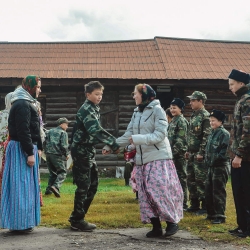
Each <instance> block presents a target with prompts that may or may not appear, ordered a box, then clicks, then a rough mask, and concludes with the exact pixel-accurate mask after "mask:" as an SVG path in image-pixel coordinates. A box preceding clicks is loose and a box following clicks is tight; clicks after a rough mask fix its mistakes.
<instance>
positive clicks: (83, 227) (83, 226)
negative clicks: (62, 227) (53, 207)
mask: <svg viewBox="0 0 250 250" xmlns="http://www.w3.org/2000/svg"><path fill="white" fill-rule="evenodd" d="M70 227H71V229H72V230H75V231H78V230H80V231H83V232H91V231H93V230H94V229H96V225H95V224H91V223H89V222H87V221H83V222H78V223H74V222H71V226H70Z"/></svg>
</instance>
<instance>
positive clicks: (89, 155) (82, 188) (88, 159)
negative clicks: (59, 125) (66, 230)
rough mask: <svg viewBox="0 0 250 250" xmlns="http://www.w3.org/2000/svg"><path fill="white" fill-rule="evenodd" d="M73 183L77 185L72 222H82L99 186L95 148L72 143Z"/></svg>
mask: <svg viewBox="0 0 250 250" xmlns="http://www.w3.org/2000/svg"><path fill="white" fill-rule="evenodd" d="M71 156H72V159H73V168H72V174H73V183H74V184H75V185H76V187H77V188H76V191H75V199H74V210H73V212H72V213H71V215H70V218H69V221H70V222H74V223H77V222H82V221H83V220H84V218H85V215H86V214H87V212H88V209H89V207H90V204H91V202H92V201H93V199H94V196H95V194H96V192H97V188H98V173H97V166H96V162H95V148H94V147H86V146H83V145H79V144H75V143H73V144H72V147H71Z"/></svg>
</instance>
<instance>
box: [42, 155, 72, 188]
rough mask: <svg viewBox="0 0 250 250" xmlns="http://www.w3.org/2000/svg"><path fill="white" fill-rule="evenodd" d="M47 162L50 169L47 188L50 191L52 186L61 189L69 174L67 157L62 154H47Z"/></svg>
mask: <svg viewBox="0 0 250 250" xmlns="http://www.w3.org/2000/svg"><path fill="white" fill-rule="evenodd" d="M46 163H47V167H48V170H49V181H48V187H47V188H46V190H48V191H49V190H50V187H51V186H54V187H56V188H57V189H58V190H59V189H60V187H61V186H62V183H63V182H64V181H65V179H66V176H67V171H66V169H67V162H66V158H65V157H64V158H63V156H61V155H54V154H46Z"/></svg>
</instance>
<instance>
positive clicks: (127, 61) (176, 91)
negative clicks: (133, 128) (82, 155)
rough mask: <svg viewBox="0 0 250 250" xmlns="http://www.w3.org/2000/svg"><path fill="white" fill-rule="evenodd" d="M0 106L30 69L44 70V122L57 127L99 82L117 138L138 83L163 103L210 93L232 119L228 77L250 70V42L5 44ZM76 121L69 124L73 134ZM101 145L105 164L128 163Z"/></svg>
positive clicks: (106, 123) (210, 104)
mask: <svg viewBox="0 0 250 250" xmlns="http://www.w3.org/2000/svg"><path fill="white" fill-rule="evenodd" d="M0 58H1V60H0V109H4V97H5V95H6V94H7V93H8V92H11V91H13V90H14V89H15V87H16V86H18V85H20V84H21V80H22V79H23V78H24V77H25V76H26V75H28V74H34V75H40V77H41V78H42V93H41V95H40V97H39V101H40V102H41V104H42V112H43V120H44V122H45V123H46V128H47V129H49V128H51V127H55V126H56V124H55V121H56V120H57V119H58V118H59V117H67V118H68V119H69V120H71V121H74V120H75V115H76V112H77V110H78V109H79V107H80V106H81V105H82V103H83V102H84V100H85V95H84V84H85V83H88V82H89V81H91V80H99V81H100V82H101V83H102V84H103V85H104V86H105V90H104V96H103V100H102V102H101V104H100V107H101V114H102V116H101V123H102V126H103V127H104V128H105V129H107V130H108V131H109V132H110V133H112V134H113V135H114V136H119V135H122V134H123V132H124V131H125V129H126V127H127V125H128V123H129V121H130V118H131V115H132V113H133V110H134V108H135V103H134V100H133V99H132V97H131V92H132V91H133V89H134V86H135V85H136V84H138V83H148V84H150V85H151V86H152V87H153V88H154V89H155V91H156V93H157V97H158V99H160V101H161V104H162V107H163V108H164V109H165V108H167V107H168V106H169V104H170V102H171V101H172V100H173V98H174V97H179V98H181V99H183V100H184V101H185V102H186V104H187V105H186V108H185V112H184V115H185V116H186V117H189V116H190V114H191V109H190V106H189V99H188V98H187V97H186V96H187V95H190V94H191V93H192V92H193V91H195V90H199V91H203V92H204V93H206V95H207V97H208V100H207V102H206V109H207V110H208V111H211V110H212V109H213V108H216V109H220V110H222V111H224V112H225V113H226V114H227V120H226V123H225V125H226V127H227V128H228V127H229V123H230V120H231V118H232V110H233V105H234V103H235V98H234V97H233V95H232V93H231V92H230V91H229V90H228V80H227V76H228V74H229V73H230V71H231V70H232V69H233V68H236V69H240V70H243V71H246V72H250V42H237V41H215V40H197V39H179V38H165V37H155V38H154V39H148V40H131V41H109V42H42V43H21V42H20V43H16V42H15V43H14V42H0ZM72 126H73V123H71V124H70V128H69V130H68V132H69V137H70V135H71V131H72ZM102 146H103V145H101V144H100V145H98V147H97V148H98V153H99V154H98V155H97V160H98V166H99V167H101V168H105V167H115V166H124V161H123V160H118V159H117V157H116V156H115V155H109V156H105V157H103V156H102V155H101V154H100V152H101V148H102Z"/></svg>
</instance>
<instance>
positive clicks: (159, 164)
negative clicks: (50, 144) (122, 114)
mask: <svg viewBox="0 0 250 250" xmlns="http://www.w3.org/2000/svg"><path fill="white" fill-rule="evenodd" d="M155 97H156V94H155V91H154V90H153V89H152V88H151V87H150V86H149V85H148V84H138V85H136V86H135V89H134V92H133V98H134V100H135V103H136V105H137V106H138V107H137V108H136V109H135V110H134V114H133V116H132V118H131V121H130V123H129V125H128V127H127V130H126V132H125V133H124V135H123V136H121V137H119V138H118V139H117V141H116V142H117V143H118V144H119V145H121V146H126V145H128V144H129V143H133V144H134V145H135V146H136V156H135V167H134V170H133V176H134V178H135V182H136V188H137V190H138V194H139V204H140V214H141V220H142V222H143V223H150V222H151V223H152V224H153V229H152V230H151V231H150V232H148V233H147V234H146V236H147V237H157V236H161V235H162V227H161V221H166V223H167V227H166V232H165V236H170V235H173V234H175V233H176V232H177V231H178V224H177V223H178V222H179V221H180V219H182V218H183V208H182V203H183V192H182V188H181V185H180V182H179V179H178V176H177V173H176V169H175V166H174V163H173V161H172V152H171V148H170V145H169V141H168V139H167V137H166V136H167V126H168V122H167V120H166V114H165V112H164V110H163V109H162V107H161V105H160V102H159V100H156V99H155ZM109 152H110V149H109V148H108V147H107V146H105V147H104V149H103V154H107V153H109Z"/></svg>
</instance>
